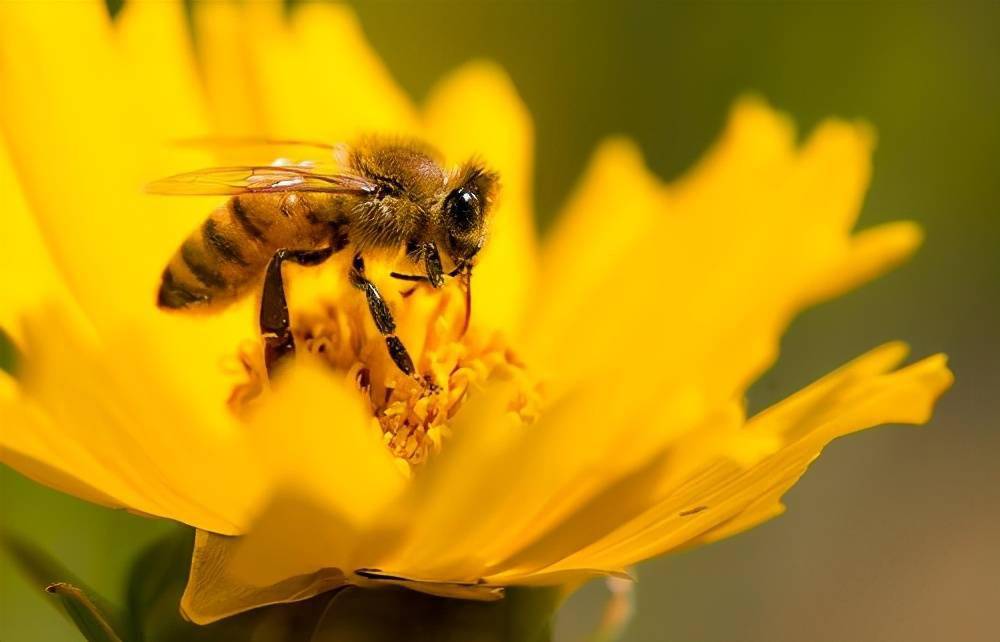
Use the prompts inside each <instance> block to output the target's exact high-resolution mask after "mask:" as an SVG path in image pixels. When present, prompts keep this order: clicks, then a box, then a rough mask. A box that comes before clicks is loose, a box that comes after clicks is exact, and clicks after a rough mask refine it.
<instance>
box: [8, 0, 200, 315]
mask: <svg viewBox="0 0 1000 642" xmlns="http://www.w3.org/2000/svg"><path fill="white" fill-rule="evenodd" d="M2 11H3V16H2V19H0V25H2V26H0V30H2V31H0V42H2V43H3V45H2V46H3V54H4V55H3V56H2V57H0V83H2V85H3V87H4V91H5V92H7V93H8V94H10V95H16V96H18V99H17V100H5V101H3V102H2V107H0V125H2V127H3V130H4V133H5V135H6V138H7V141H8V146H9V147H8V148H9V150H10V152H11V157H12V161H13V163H14V166H15V169H16V171H17V174H18V176H19V178H20V181H21V184H22V186H23V187H24V193H25V198H26V199H27V201H28V204H29V206H30V208H31V210H32V212H33V213H34V214H35V215H36V216H37V217H38V221H39V225H40V227H41V230H42V232H43V234H44V237H45V239H46V242H47V243H48V245H49V247H50V248H51V249H52V252H53V256H54V258H55V259H56V261H57V263H58V264H59V266H60V267H61V269H62V272H63V274H64V276H65V278H66V279H67V281H68V282H69V284H70V286H71V288H72V290H73V292H74V293H75V294H76V296H77V298H78V299H79V300H80V302H81V304H82V305H83V306H84V308H85V310H86V311H87V313H88V314H89V315H90V316H91V317H92V318H94V319H95V320H98V321H101V320H105V319H108V318H113V317H115V316H118V315H119V314H120V312H121V310H123V309H128V308H130V307H131V308H133V309H135V308H137V307H139V306H146V307H149V308H152V305H151V302H152V301H153V292H154V290H155V284H156V280H157V277H158V276H159V273H160V271H161V269H162V267H163V265H164V264H165V263H166V260H167V258H168V257H169V256H170V254H171V253H172V252H173V250H174V249H175V248H176V246H177V244H178V243H179V242H180V240H181V239H182V238H183V236H184V234H185V232H186V231H188V230H190V229H192V228H193V227H194V222H195V221H196V220H197V217H198V213H197V211H196V210H194V211H192V210H191V209H190V203H188V204H186V205H185V204H183V203H181V202H178V201H177V200H170V199H152V198H149V197H144V196H142V193H141V192H142V186H143V184H144V183H145V182H148V181H149V180H151V179H152V178H154V177H156V176H157V175H159V174H160V173H161V172H162V171H164V169H165V167H166V166H168V165H170V164H171V163H169V162H164V161H159V162H157V159H158V158H162V155H161V154H160V150H158V149H155V148H156V146H157V145H158V144H159V142H161V141H162V138H163V135H165V132H166V131H167V130H169V131H172V132H174V134H173V135H174V136H181V135H184V134H187V135H190V134H191V132H188V131H184V130H186V129H187V128H188V127H189V126H191V123H192V122H194V121H196V120H197V118H196V117H195V116H192V115H191V112H192V110H193V109H194V105H195V104H196V101H195V100H194V89H195V88H194V87H193V85H190V83H185V82H183V81H181V80H177V81H175V80H173V78H175V77H176V74H168V73H167V72H168V71H170V70H174V69H182V68H183V66H184V65H183V61H184V58H183V56H181V55H179V54H181V53H182V52H181V50H180V42H178V40H179V39H180V38H182V34H183V31H182V27H183V22H182V21H181V18H180V7H179V5H177V6H174V7H173V13H174V14H176V16H175V19H174V20H173V21H169V20H163V19H161V20H159V23H160V28H161V29H162V31H161V32H160V34H161V35H160V36H159V37H157V38H151V39H148V40H144V41H143V43H142V44H143V46H144V47H146V53H145V54H144V56H143V61H141V62H142V63H143V64H149V63H150V62H151V60H152V59H153V58H156V59H163V58H166V59H168V60H169V59H171V57H173V66H171V65H170V64H169V63H163V64H162V65H161V66H160V67H158V68H157V70H154V71H158V70H163V72H162V73H160V74H158V76H164V77H162V78H161V77H158V76H157V77H154V78H153V79H151V80H147V84H150V85H151V84H152V83H153V82H154V81H158V82H161V83H163V84H164V86H165V87H166V88H167V90H166V91H159V92H153V91H151V92H148V93H149V96H150V97H151V102H149V103H143V100H144V98H146V96H144V95H142V92H139V91H137V92H136V93H137V94H140V95H139V96H137V95H133V93H131V92H130V91H129V87H131V86H132V85H131V83H130V82H125V81H126V79H127V77H126V73H125V70H124V69H123V67H124V65H123V64H122V61H121V51H119V50H118V48H116V47H115V46H113V45H114V39H113V37H112V36H113V33H112V31H111V26H110V24H109V23H108V20H107V15H106V11H105V9H104V7H103V5H102V4H101V3H99V2H78V3H72V4H71V5H66V6H64V7H62V8H61V9H60V11H57V12H51V11H47V10H46V7H44V6H40V5H34V4H31V3H5V4H4V5H3V7H2ZM146 11H149V9H148V8H147V7H145V6H144V5H143V6H142V7H141V9H139V8H134V9H130V10H129V11H128V12H127V14H126V15H125V19H126V23H125V24H124V25H123V27H122V29H123V30H125V31H126V32H127V31H129V30H130V28H131V27H132V26H136V25H138V23H139V22H141V21H139V20H137V19H133V15H132V14H134V13H135V12H138V13H144V12H146ZM166 15H169V12H168V11H166V10H164V9H158V10H157V16H158V17H159V18H163V17H164V16H166ZM171 28H172V29H171ZM131 44H132V41H131V40H130V39H128V38H125V39H124V41H123V50H125V51H127V50H128V49H129V47H130V46H131ZM67 51H73V52H74V54H73V55H72V56H67V55H66V52H67ZM26 60H30V61H32V64H30V65H28V64H24V61H26ZM178 60H179V61H180V63H178ZM128 75H129V77H131V76H135V75H137V74H136V73H135V70H134V68H132V69H131V70H130V71H129V74H128ZM138 75H140V76H141V74H138ZM184 88H186V89H187V91H186V92H185V91H184ZM165 94H168V95H169V96H171V97H172V99H168V98H167V95H165ZM81 97H87V98H88V99H86V100H84V99H81ZM152 98H155V100H152ZM161 99H162V101H163V102H162V103H161V102H160V101H161ZM152 123H155V125H153V124H152ZM154 128H155V129H156V130H158V132H159V133H160V136H156V135H154V134H155V133H157V132H154V131H153V129H154ZM182 128H183V129H182ZM174 160H176V159H174ZM185 213H187V216H185ZM202 215H204V214H202ZM137 247H142V248H143V249H144V251H142V252H136V248H137ZM125 266H128V269H123V268H124V267H125Z"/></svg>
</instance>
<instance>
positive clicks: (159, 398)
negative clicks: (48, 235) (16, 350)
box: [0, 308, 260, 533]
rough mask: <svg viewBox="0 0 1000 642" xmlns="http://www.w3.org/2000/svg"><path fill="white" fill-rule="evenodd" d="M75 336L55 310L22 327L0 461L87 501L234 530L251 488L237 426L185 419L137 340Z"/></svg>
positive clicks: (4, 410)
mask: <svg viewBox="0 0 1000 642" xmlns="http://www.w3.org/2000/svg"><path fill="white" fill-rule="evenodd" d="M83 327H84V325H83V324H82V323H80V322H79V321H78V320H71V319H70V318H68V316H67V315H66V313H65V312H64V311H62V310H61V309H59V308H49V309H46V310H45V312H44V314H43V315H39V316H37V317H35V316H32V317H28V318H27V320H26V322H25V337H26V341H25V345H24V355H25V358H24V362H23V363H22V364H21V374H20V375H19V377H20V379H19V381H18V386H17V391H16V394H13V395H8V398H7V399H4V400H3V402H2V405H0V417H2V418H3V425H4V429H3V431H2V433H0V444H2V446H3V448H2V449H0V459H2V460H3V461H4V462H5V463H7V464H9V465H11V466H13V467H15V468H16V469H18V470H20V471H22V472H23V473H24V474H26V475H28V476H31V477H34V478H40V477H42V476H43V475H44V476H45V481H46V482H51V483H53V484H57V487H59V488H62V489H64V490H67V491H68V492H71V493H73V494H76V495H79V496H81V497H84V498H86V499H93V498H94V495H95V493H96V494H98V495H100V498H99V499H100V500H101V501H100V503H105V504H112V505H116V506H122V507H126V508H129V509H130V510H133V511H136V512H141V513H147V514H151V515H158V516H162V517H167V518H170V519H176V520H178V521H181V522H184V523H187V524H191V525H193V526H198V527H202V528H206V529H210V530H213V531H216V532H219V533H235V532H240V531H241V530H242V528H243V527H245V525H246V524H247V523H248V522H249V514H250V510H251V509H252V508H253V507H254V505H255V503H256V501H257V498H258V497H259V494H260V490H259V488H258V483H259V475H256V474H254V473H253V472H252V471H251V470H250V464H249V460H248V458H247V452H246V450H245V442H244V440H243V438H242V435H241V434H240V432H239V429H238V427H237V426H236V425H235V424H234V422H233V421H232V420H231V419H228V418H227V417H228V416H227V415H226V414H225V413H224V412H221V411H220V412H216V413H213V414H206V413H202V412H199V411H194V410H192V408H191V406H190V405H188V404H187V403H186V402H185V401H184V398H183V395H182V394H178V392H177V389H176V388H175V386H174V384H173V383H171V382H169V381H167V380H164V378H163V375H162V372H161V371H160V370H159V368H158V367H157V365H156V364H155V363H152V364H151V363H150V361H149V360H148V359H147V358H146V356H147V355H148V354H150V352H151V351H149V350H145V349H144V348H145V346H144V344H143V341H142V339H141V338H140V337H141V335H137V334H134V333H131V334H130V333H127V332H125V331H124V330H123V332H122V334H121V335H119V336H118V337H116V338H115V339H113V340H106V339H105V340H103V341H102V340H101V339H98V338H97V337H96V335H95V334H94V333H92V332H91V333H89V334H84V333H82V329H83ZM106 354H113V355H115V358H114V359H105V358H104V355H106ZM221 405H222V404H220V406H221ZM220 410H221V409H220ZM70 480H79V481H73V482H72V483H70Z"/></svg>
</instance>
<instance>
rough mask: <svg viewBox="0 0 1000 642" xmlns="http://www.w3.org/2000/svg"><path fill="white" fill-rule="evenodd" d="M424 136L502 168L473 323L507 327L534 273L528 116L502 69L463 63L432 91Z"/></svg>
mask: <svg viewBox="0 0 1000 642" xmlns="http://www.w3.org/2000/svg"><path fill="white" fill-rule="evenodd" d="M424 122H425V124H426V128H427V136H428V139H429V140H430V142H431V143H433V144H434V145H436V146H438V147H439V148H440V149H441V151H442V152H443V153H444V154H445V156H446V157H447V158H448V160H449V162H464V161H465V160H467V159H469V158H481V159H483V160H484V161H485V162H486V163H487V164H488V165H489V166H490V167H491V168H493V169H494V170H496V171H498V172H499V173H500V180H501V183H502V191H501V194H500V198H499V201H498V203H497V207H496V211H495V212H494V213H493V221H492V224H491V227H490V238H489V240H488V242H487V244H486V247H485V248H484V249H483V252H482V255H481V257H480V258H479V259H478V260H477V264H476V272H475V277H474V278H473V286H474V288H475V293H474V301H473V315H472V320H473V323H475V324H477V325H481V326H482V327H483V328H493V329H498V330H502V331H504V332H506V333H507V334H508V335H511V334H513V333H514V332H515V331H517V330H519V329H520V324H521V323H522V321H523V320H524V319H523V316H524V314H525V312H526V309H527V308H526V306H527V304H528V296H529V293H531V292H532V291H533V290H534V288H535V284H536V279H537V271H538V267H537V263H536V260H537V259H536V257H537V244H538V242H537V240H536V233H535V227H534V218H533V217H534V214H533V212H532V205H531V179H532V145H533V131H532V125H531V118H530V116H529V114H528V112H527V109H526V108H525V106H524V103H523V102H522V101H521V98H520V96H518V94H517V90H516V89H515V88H514V86H513V84H512V83H511V81H510V79H509V78H508V76H507V74H506V73H505V72H504V71H503V70H502V69H501V68H500V67H498V66H496V65H494V64H492V63H487V62H475V63H470V64H467V65H465V66H463V67H461V68H460V69H458V70H457V71H455V72H453V73H452V74H451V75H450V76H448V77H446V78H445V79H444V80H442V81H441V82H440V83H439V84H438V85H437V86H436V87H435V88H434V89H433V90H432V91H431V93H430V97H429V98H428V100H427V106H426V108H425V112H424Z"/></svg>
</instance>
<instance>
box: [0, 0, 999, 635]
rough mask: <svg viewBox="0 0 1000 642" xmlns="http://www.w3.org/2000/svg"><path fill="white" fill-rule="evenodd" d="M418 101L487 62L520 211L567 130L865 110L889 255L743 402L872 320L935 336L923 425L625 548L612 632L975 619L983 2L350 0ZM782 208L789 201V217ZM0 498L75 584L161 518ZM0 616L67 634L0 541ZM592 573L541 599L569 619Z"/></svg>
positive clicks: (648, 145)
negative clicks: (624, 598)
mask: <svg viewBox="0 0 1000 642" xmlns="http://www.w3.org/2000/svg"><path fill="white" fill-rule="evenodd" d="M357 10H358V13H359V14H360V17H361V20H362V23H363V25H364V27H365V30H366V32H367V34H368V36H369V38H370V39H371V41H372V43H373V44H374V46H375V48H376V49H377V50H378V51H379V52H380V53H381V54H382V56H383V57H384V58H385V60H386V61H387V63H388V65H389V67H390V69H391V70H392V71H393V73H394V74H395V75H396V77H397V79H398V80H399V82H400V83H401V84H402V85H403V86H404V87H405V88H406V89H408V90H409V91H410V92H411V93H412V94H413V95H414V96H415V97H417V98H418V99H419V98H421V97H423V96H424V94H425V93H426V92H427V90H428V88H429V87H430V86H431V84H432V83H433V82H434V80H435V79H437V78H439V77H440V76H441V75H442V74H443V73H445V72H446V71H448V70H449V69H451V68H453V67H455V66H456V65H458V64H460V63H461V62H463V61H465V60H467V59H469V58H472V57H488V58H492V59H495V60H497V61H499V62H500V63H501V64H502V65H503V66H504V67H506V68H507V69H508V71H509V72H510V74H511V75H512V76H513V78H514V81H515V83H516V85H517V86H518V88H519V90H520V91H521V94H522V96H523V97H524V99H525V101H526V102H527V104H528V106H529V108H530V110H531V112H532V114H533V115H534V119H535V126H536V140H537V151H536V168H535V175H536V204H537V207H538V212H539V222H540V225H541V227H542V229H543V230H544V229H545V227H546V225H547V223H548V222H549V221H550V220H551V219H552V217H553V216H554V214H555V213H556V212H557V211H558V209H559V205H560V203H561V202H562V201H563V199H564V198H565V196H566V195H567V193H568V192H569V190H570V189H571V188H572V186H573V184H574V181H575V179H576V177H577V176H578V175H579V173H580V171H581V169H582V167H583V165H584V163H585V162H586V159H587V158H588V155H589V153H590V152H591V150H592V149H593V148H594V146H595V144H596V143H597V141H599V140H600V139H601V138H603V137H604V136H607V135H609V134H617V133H624V134H627V135H629V136H631V137H633V138H635V139H636V140H637V141H638V142H639V143H640V145H641V146H642V148H643V150H644V151H645V153H646V156H647V159H648V162H649V164H650V165H651V167H652V168H653V169H654V170H655V171H657V172H658V173H659V174H660V175H661V176H663V177H664V178H668V179H669V178H671V177H675V176H677V175H679V174H680V173H681V172H682V171H683V170H684V169H685V168H686V167H688V166H690V165H691V163H692V162H693V161H694V160H695V159H696V158H698V156H699V154H700V153H701V152H702V151H703V150H704V149H705V148H706V146H707V145H708V144H709V143H710V141H711V140H712V139H713V137H714V136H715V135H716V134H717V133H718V132H719V130H720V128H721V125H722V123H723V120H724V117H725V114H726V111H727V109H728V107H729V105H730V103H731V102H732V100H733V99H734V98H735V97H737V96H738V95H740V94H742V93H744V92H746V91H754V92H757V93H760V94H762V95H763V96H765V97H766V98H767V99H769V100H770V101H771V102H772V103H773V104H774V105H775V106H777V107H779V108H780V109H782V110H785V111H787V112H789V113H791V114H792V115H793V116H794V117H795V119H796V120H797V121H798V122H799V123H800V125H801V127H802V131H803V132H805V131H808V129H809V128H811V127H812V126H813V125H814V124H815V123H817V122H818V121H819V120H820V119H821V118H823V117H824V116H827V115H831V114H836V115H841V116H847V117H862V118H865V119H867V120H869V121H871V122H872V123H874V124H875V126H876V127H877V129H878V132H879V146H878V150H877V153H876V156H875V174H874V181H873V185H872V188H871V191H870V193H869V197H868V199H867V201H866V203H865V207H864V211H863V214H862V217H861V223H860V226H861V227H868V226H871V225H874V224H877V223H880V222H883V221H890V220H895V219H899V218H910V219H914V220H917V221H919V222H921V223H922V224H923V226H924V227H925V229H926V231H927V242H926V244H925V246H924V248H923V249H922V250H921V251H920V253H919V254H918V255H917V257H916V258H915V260H913V261H912V262H911V263H909V264H907V265H905V266H904V267H903V268H901V269H899V270H898V271H896V272H894V273H892V274H890V275H888V276H886V277H883V278H882V279H880V280H878V281H877V282H875V283H873V284H871V285H868V286H866V287H865V288H863V289H861V290H860V291H857V292H854V293H852V294H849V295H848V296H846V297H843V298H841V299H838V300H836V301H834V302H832V303H828V304H825V305H823V306H820V307H818V308H816V309H813V310H810V311H808V312H806V313H805V314H804V315H803V316H801V317H800V318H799V319H798V320H797V321H796V322H795V323H794V325H793V326H792V328H791V330H790V331H789V333H788V334H787V336H786V337H785V339H784V344H783V353H782V358H781V361H780V363H779V364H778V365H777V366H776V367H775V368H774V369H773V370H772V371H771V372H770V373H768V374H767V375H766V376H765V377H764V379H763V380H762V381H760V382H759V383H758V384H757V385H756V386H755V388H754V390H753V391H752V393H751V405H752V408H753V409H759V408H761V407H762V406H763V405H765V404H766V403H769V402H771V401H774V400H776V399H778V398H780V397H782V396H784V395H786V394H788V393H789V392H792V391H794V390H795V389H797V388H798V387H800V386H801V385H802V384H803V383H805V382H807V381H809V380H811V379H813V378H816V377H818V376H821V375H822V374H824V373H825V372H827V371H829V370H830V369H831V368H833V367H835V366H837V365H839V364H840V363H842V362H844V361H846V360H847V359H849V358H850V357H852V356H854V355H857V354H859V353H861V352H863V351H864V350H866V349H868V348H871V347H873V346H875V345H877V344H879V343H881V342H883V341H886V340H889V339H894V338H902V339H905V340H907V341H909V342H910V343H911V345H912V346H913V349H914V353H915V355H917V356H921V355H926V354H930V353H932V352H937V351H945V352H947V353H948V354H949V355H950V356H951V360H952V365H953V368H954V370H955V372H956V375H957V383H956V385H955V387H954V389H953V390H952V391H951V392H949V393H948V394H947V395H946V396H945V397H944V399H943V401H942V402H941V404H940V406H939V409H938V412H937V415H936V418H935V419H934V421H933V423H932V424H931V425H930V426H929V427H927V428H921V429H913V428H898V427H886V428H882V429H879V430H876V431H871V432H866V433H863V434H860V435H857V436H854V437H852V438H850V439H848V440H844V441H842V442H838V443H835V444H834V445H833V446H831V447H830V448H829V449H828V450H827V451H826V453H825V455H824V457H823V458H821V459H820V460H819V461H818V462H817V463H816V464H815V465H814V466H813V467H812V469H811V470H810V472H809V473H808V474H807V475H806V477H805V478H804V480H803V481H802V482H801V483H800V484H799V485H798V486H796V488H795V489H794V490H793V491H792V492H791V493H790V495H788V496H787V498H786V499H787V502H786V503H787V504H788V506H789V510H788V512H787V513H786V514H785V515H784V516H782V517H780V518H778V519H777V520H775V521H772V522H770V523H768V524H766V525H764V526H762V527H760V528H757V529H755V530H753V531H751V532H749V533H747V534H744V535H742V536H739V537H737V538H734V539H731V540H728V541H724V542H721V543H718V544H715V545H712V546H709V547H706V548H702V549H698V550H694V551H690V552H686V553H682V554H678V555H673V556H668V557H665V558H662V559H659V560H654V561H651V562H647V563H646V564H644V565H642V566H640V567H639V568H638V570H637V574H638V577H639V580H640V581H639V584H638V586H637V591H638V593H637V605H638V612H637V616H636V618H635V620H634V621H633V622H632V624H631V626H630V628H629V630H628V632H627V634H626V636H625V639H626V640H633V641H648V642H654V641H661V640H662V641H664V642H688V641H691V642H696V641H741V642H754V641H761V642H783V641H788V642H792V641H796V642H798V641H805V640H808V641H810V642H822V641H830V642H839V641H841V640H866V641H867V640H878V641H900V642H902V641H906V642H919V641H924V640H926V641H932V640H934V641H937V640H962V641H980V640H981V641H983V642H987V641H989V642H995V641H996V640H998V639H1000V623H998V619H997V608H998V607H1000V580H998V578H1000V425H998V424H1000V422H998V420H997V417H998V415H1000V368H998V362H1000V332H998V331H997V328H998V316H1000V314H998V313H1000V258H998V256H997V251H998V248H1000V220H998V218H997V214H998V203H1000V171H998V158H997V152H998V150H1000V71H998V70H1000V3H995V2H984V3H981V4H977V3H971V2H965V3H959V2H955V3H944V2H941V3H906V2H893V3H886V4H874V3H873V4H868V3H830V2H824V3H820V4H810V3H805V2H719V3H695V2H685V3H679V4H667V3H662V4H650V5H626V4H624V3H614V4H611V3H608V4H599V5H589V4H588V5H584V4H575V3H564V2H560V3H545V4H531V3H517V4H514V5H504V4H500V3H492V2H490V3H463V4H457V3H448V2H438V3H434V4H424V3H420V4H417V3H412V4H411V3H389V2H372V3H367V2H364V3H357ZM808 214H809V213H808V212H803V216H808ZM0 504H2V512H3V521H4V523H5V524H6V525H7V526H8V527H9V528H10V529H12V530H14V531H17V532H24V533H31V534H32V536H33V537H34V538H35V539H36V540H37V541H39V542H40V543H41V544H42V545H43V546H45V547H46V548H48V549H49V550H51V551H53V552H55V553H56V554H57V555H58V556H59V557H60V558H62V559H64V560H67V561H68V562H69V564H70V565H71V567H72V568H73V569H74V570H75V571H76V572H77V573H78V574H79V575H80V576H82V577H84V578H87V579H88V580H90V582H91V583H92V584H93V585H94V586H95V588H97V589H99V590H103V591H104V592H105V593H106V594H108V595H111V596H114V595H116V594H119V593H120V590H121V589H120V583H121V576H122V573H123V569H124V568H125V566H126V563H127V561H128V560H129V559H130V557H131V556H132V554H133V553H134V551H135V550H137V549H138V548H139V547H141V546H142V545H143V544H144V543H146V542H148V541H150V540H151V539H152V538H154V537H155V536H156V535H157V534H159V533H162V532H163V531H164V529H165V528H168V526H167V525H165V524H162V523H158V522H153V521H147V520H144V519H141V518H137V517H132V516H129V515H127V514H125V513H123V512H113V511H106V510H102V509H98V508H94V507H91V506H88V505H85V504H83V503H81V502H78V501H76V500H73V499H70V498H67V497H63V496H61V495H58V494H56V493H54V492H51V491H48V490H45V489H43V488H40V487H37V486H35V485H33V484H31V483H30V482H27V481H25V480H24V479H22V478H20V477H18V476H17V475H16V474H14V473H12V472H10V471H9V470H7V469H5V468H4V469H0ZM0 591H2V593H0V639H2V640H4V641H5V642H6V641H10V642H22V641H35V640H46V641H48V640H55V641H57V640H77V639H79V638H78V637H76V635H77V634H76V633H74V632H72V630H71V629H70V627H69V625H67V624H65V623H64V622H63V621H62V620H60V619H58V618H54V617H53V614H52V612H51V611H50V610H49V605H47V604H46V600H47V598H46V596H45V595H44V594H43V593H42V592H41V591H40V590H38V588H37V587H33V586H29V585H28V584H27V583H26V582H25V581H23V580H22V579H20V578H19V577H17V576H16V575H15V574H14V571H13V568H12V566H11V565H10V563H9V561H8V560H7V559H6V558H5V557H2V556H0ZM604 599H605V592H604V590H603V587H602V586H601V584H600V583H597V584H594V585H592V586H589V587H587V588H586V589H584V590H583V591H581V592H580V593H579V594H577V596H575V597H574V598H573V599H572V600H571V602H570V603H569V605H568V606H567V607H566V608H565V609H564V611H563V613H562V617H561V621H560V624H559V630H558V636H557V639H559V640H560V641H561V642H562V641H569V640H578V639H581V638H582V637H583V636H584V635H585V634H586V631H587V629H588V627H590V626H592V624H593V622H594V621H595V620H596V618H597V614H598V612H599V610H600V607H601V605H602V603H603V600H604Z"/></svg>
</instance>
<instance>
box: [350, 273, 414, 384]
mask: <svg viewBox="0 0 1000 642" xmlns="http://www.w3.org/2000/svg"><path fill="white" fill-rule="evenodd" d="M350 279H351V285H353V286H354V287H356V288H357V289H359V290H361V291H363V292H364V293H365V299H366V300H367V301H368V311H369V312H370V313H371V316H372V320H373V321H374V322H375V327H376V328H378V331H379V332H380V333H381V334H382V336H383V337H385V346H386V348H387V349H388V350H389V356H390V357H391V358H392V361H393V363H395V364H396V367H397V368H399V369H400V370H401V371H402V372H403V374H406V375H409V376H412V375H413V373H414V372H415V371H416V369H415V368H414V367H413V359H411V358H410V353H409V352H407V350H406V346H404V345H403V342H402V341H400V340H399V337H397V336H396V321H395V320H394V319H393V318H392V312H391V311H390V310H389V306H388V305H387V304H386V302H385V299H383V298H382V294H381V293H380V292H379V291H378V287H376V285H375V284H374V283H372V282H371V281H369V280H368V277H367V276H365V260H364V259H363V258H361V255H360V254H355V255H354V260H353V261H352V262H351V272H350Z"/></svg>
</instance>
